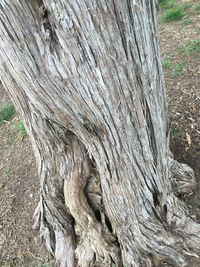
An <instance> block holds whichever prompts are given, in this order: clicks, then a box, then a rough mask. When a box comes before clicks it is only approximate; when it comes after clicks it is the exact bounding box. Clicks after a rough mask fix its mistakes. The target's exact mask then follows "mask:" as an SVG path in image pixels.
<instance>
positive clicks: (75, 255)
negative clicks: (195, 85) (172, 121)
mask: <svg viewBox="0 0 200 267" xmlns="http://www.w3.org/2000/svg"><path fill="white" fill-rule="evenodd" d="M0 79H1V80H2V82H3V84H4V86H5V88H6V89H7V90H8V91H9V92H10V95H11V97H12V99H13V101H14V103H15V104H16V107H17V108H18V109H19V111H20V113H21V115H22V116H23V118H24V121H25V123H26V127H27V130H28V132H29V135H30V138H31V141H32V144H33V148H34V152H35V155H36V158H37V162H38V170H39V177H40V181H41V201H40V203H39V205H38V208H37V210H36V213H35V216H34V218H35V223H34V226H35V228H39V229H40V233H41V236H42V237H43V238H44V240H45V242H46V245H47V247H48V249H49V251H50V252H51V253H52V254H53V255H54V256H55V258H56V259H57V262H58V263H59V265H60V266H61V267H74V266H82V267H86V266H111V265H112V263H113V262H115V263H116V265H117V266H121V265H122V264H123V266H126V267H131V266H134V267H145V266H147V267H150V266H154V265H155V264H156V262H158V260H159V262H168V263H171V264H172V265H173V266H188V264H189V263H190V261H191V258H197V259H198V257H199V256H198V253H199V250H200V238H199V234H200V227H199V225H198V224H196V223H195V222H193V221H192V220H191V219H190V218H189V217H188V215H187V212H186V208H185V207H184V205H183V203H181V202H180V201H179V200H178V198H177V197H176V196H175V195H174V192H173V191H172V179H171V178H172V176H173V173H176V181H177V177H178V176H177V173H178V172H179V170H178V169H177V166H179V165H174V163H173V162H171V163H170V160H169V156H168V155H169V145H168V142H169V140H168V133H167V106H166V96H165V89H164V81H163V74H162V69H161V64H160V52H159V43H158V36H157V29H156V14H155V2H154V1H149V0H140V1H136V0H124V1H121V0H108V1H104V0H68V1H65V0H43V1H42V0H1V1H0ZM173 166H176V168H173ZM185 173H186V172H185V171H184V172H182V174H183V175H184V174H185ZM181 179H183V177H181ZM191 181H192V183H193V182H194V178H193V176H192V179H191ZM183 188H184V186H183ZM119 249H120V251H119ZM120 252H121V253H120ZM121 260H122V261H121ZM122 262H123V263H122ZM158 266H161V265H158Z"/></svg>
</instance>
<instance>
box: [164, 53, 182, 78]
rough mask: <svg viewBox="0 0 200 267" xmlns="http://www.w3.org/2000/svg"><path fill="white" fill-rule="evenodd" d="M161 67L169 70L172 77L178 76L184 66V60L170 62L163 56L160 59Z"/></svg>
mask: <svg viewBox="0 0 200 267" xmlns="http://www.w3.org/2000/svg"><path fill="white" fill-rule="evenodd" d="M162 67H163V69H169V70H171V74H172V76H173V77H176V76H180V75H182V74H183V72H184V68H185V67H186V63H185V62H175V63H174V62H172V61H171V60H170V59H169V58H164V59H163V60H162Z"/></svg>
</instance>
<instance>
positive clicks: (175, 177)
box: [169, 154, 197, 195]
mask: <svg viewBox="0 0 200 267" xmlns="http://www.w3.org/2000/svg"><path fill="white" fill-rule="evenodd" d="M169 171H170V176H171V179H172V186H173V191H174V193H175V194H176V195H182V194H189V193H192V192H193V191H194V190H195V188H196V186H197V181H196V178H195V174H194V171H193V169H192V168H191V167H189V166H188V165H187V164H184V163H179V162H178V161H176V160H175V159H174V157H173V155H172V154H170V157H169Z"/></svg>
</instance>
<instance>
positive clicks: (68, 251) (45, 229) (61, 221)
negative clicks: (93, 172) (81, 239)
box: [33, 197, 75, 267]
mask: <svg viewBox="0 0 200 267" xmlns="http://www.w3.org/2000/svg"><path fill="white" fill-rule="evenodd" d="M33 229H34V230H39V232H40V237H41V238H42V240H43V241H44V243H45V245H46V247H47V249H48V251H49V252H50V253H51V255H52V256H54V257H55V259H56V262H57V263H58V265H59V266H60V267H68V266H70V267H74V266H75V257H74V248H75V242H74V241H75V240H74V233H73V232H74V231H73V225H72V218H70V216H69V215H68V214H67V213H65V212H64V213H62V212H61V211H60V210H59V209H57V207H55V206H53V203H51V202H50V201H45V199H44V198H43V197H41V199H40V202H39V204H38V206H37V208H36V211H35V214H34V224H33Z"/></svg>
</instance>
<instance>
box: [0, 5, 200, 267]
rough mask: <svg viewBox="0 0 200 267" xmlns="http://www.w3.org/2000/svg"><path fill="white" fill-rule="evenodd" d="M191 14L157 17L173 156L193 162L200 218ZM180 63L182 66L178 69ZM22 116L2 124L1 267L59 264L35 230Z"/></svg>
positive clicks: (196, 32)
mask: <svg viewBox="0 0 200 267" xmlns="http://www.w3.org/2000/svg"><path fill="white" fill-rule="evenodd" d="M182 2H187V3H192V4H193V3H199V1H188V0H187V1H182ZM187 14H188V15H187V17H186V18H185V19H184V20H182V21H179V22H173V23H167V24H166V23H165V24H164V23H163V22H162V21H161V19H159V21H160V23H159V32H160V44H161V54H162V58H163V59H165V58H168V59H169V60H170V61H171V62H172V63H173V66H172V67H170V68H167V69H164V74H165V81H166V89H167V94H168V97H169V127H170V132H171V143H170V146H171V150H172V152H173V153H174V155H175V158H176V159H177V160H179V161H180V162H184V163H187V164H189V165H190V166H191V167H192V168H193V169H194V171H195V173H196V178H197V181H198V186H197V189H196V192H194V193H193V194H192V195H191V196H189V197H188V196H185V197H184V198H185V200H186V201H187V203H188V205H189V206H190V208H191V209H190V210H191V215H193V217H194V218H196V220H198V221H200V199H199V198H200V196H199V195H200V194H199V181H200V145H199V144H200V43H199V50H198V49H196V50H197V51H196V50H195V49H194V51H192V52H191V51H189V52H188V51H187V47H188V44H189V43H190V42H191V41H192V40H194V39H195V40H200V12H199V13H198V12H196V11H194V10H193V8H192V7H191V8H189V9H188V10H187ZM182 63H184V64H182ZM180 64H182V65H181V66H183V67H181V68H180V69H179V68H178V69H177V70H176V67H177V66H179V65H180ZM173 68H175V69H173ZM6 103H10V99H9V97H8V96H7V94H6V92H5V91H4V89H3V88H2V87H1V86H0V107H2V106H3V105H4V104H6ZM18 120H19V118H18V116H15V117H14V118H13V119H12V120H11V121H10V122H8V123H5V124H4V125H3V126H1V128H0V214H1V216H0V266H1V267H11V266H17V267H42V266H43V267H50V266H55V263H54V261H53V260H52V258H51V257H50V255H48V253H47V251H46V250H45V249H44V247H43V245H42V244H41V241H40V239H39V237H38V236H37V234H36V233H34V232H33V230H32V215H33V213H34V210H35V208H36V206H37V203H38V200H39V180H38V177H37V170H36V165H35V159H34V156H33V153H32V149H31V145H30V142H29V140H28V136H23V138H21V137H20V136H18V135H14V136H13V133H12V127H13V125H15V123H16V122H17V121H18Z"/></svg>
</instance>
